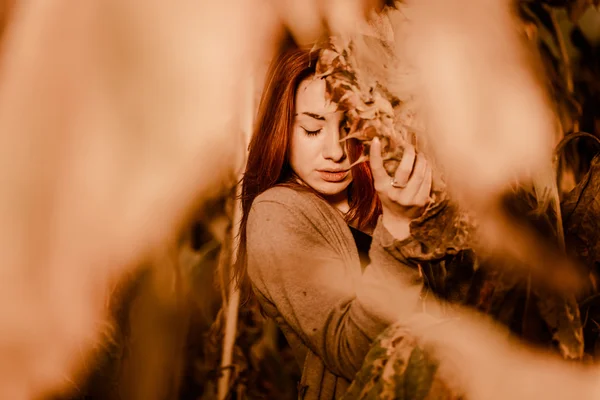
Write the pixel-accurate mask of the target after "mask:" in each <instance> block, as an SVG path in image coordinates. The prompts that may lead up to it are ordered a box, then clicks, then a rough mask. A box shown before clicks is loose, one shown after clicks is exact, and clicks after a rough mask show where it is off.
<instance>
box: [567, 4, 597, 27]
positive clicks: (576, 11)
mask: <svg viewBox="0 0 600 400" xmlns="http://www.w3.org/2000/svg"><path fill="white" fill-rule="evenodd" d="M591 5H592V0H574V1H571V2H570V3H568V5H567V11H568V13H569V18H570V19H571V21H572V22H574V23H575V22H577V21H579V18H581V16H582V15H583V14H585V12H586V11H587V9H588V8H589V7H590V6H591Z"/></svg>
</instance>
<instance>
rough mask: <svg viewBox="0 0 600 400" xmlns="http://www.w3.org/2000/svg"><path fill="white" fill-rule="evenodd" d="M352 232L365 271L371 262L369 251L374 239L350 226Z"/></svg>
mask: <svg viewBox="0 0 600 400" xmlns="http://www.w3.org/2000/svg"><path fill="white" fill-rule="evenodd" d="M349 228H350V232H352V236H353V237H354V243H356V248H357V249H358V256H359V257H360V265H361V266H362V268H363V269H365V267H366V266H367V265H369V263H370V262H371V260H370V259H369V249H370V248H371V242H372V241H373V238H372V237H371V236H370V235H367V234H366V233H364V232H362V231H359V230H358V229H355V228H353V227H351V226H349Z"/></svg>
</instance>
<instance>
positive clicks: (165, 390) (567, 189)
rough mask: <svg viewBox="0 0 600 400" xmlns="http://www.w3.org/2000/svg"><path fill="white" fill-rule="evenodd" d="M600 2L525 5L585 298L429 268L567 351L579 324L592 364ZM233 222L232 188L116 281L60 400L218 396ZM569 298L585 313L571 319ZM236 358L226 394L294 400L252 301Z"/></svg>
mask: <svg viewBox="0 0 600 400" xmlns="http://www.w3.org/2000/svg"><path fill="white" fill-rule="evenodd" d="M599 4H600V0H535V1H525V0H522V1H520V2H519V3H518V10H519V13H520V15H521V16H522V18H523V20H524V21H525V24H526V30H527V33H528V35H529V37H530V39H531V40H532V41H533V42H534V43H536V44H537V48H538V49H539V52H540V55H541V57H542V59H543V62H544V65H545V70H546V73H547V78H548V79H547V84H548V89H549V91H550V93H551V97H552V98H553V100H554V103H555V106H556V111H557V118H558V119H559V120H560V123H561V126H562V130H563V139H564V146H561V147H562V149H561V151H560V153H559V154H558V163H557V182H558V184H559V189H560V195H561V200H562V203H561V204H562V207H561V208H562V219H563V223H564V232H565V239H566V243H567V250H568V251H569V252H570V253H571V254H572V255H573V256H575V257H576V258H578V259H579V260H580V261H581V262H582V264H583V265H585V266H586V268H587V270H586V271H584V272H585V274H586V276H587V277H588V278H589V285H588V288H587V290H586V291H585V292H584V293H583V294H582V295H581V296H580V297H579V298H577V299H571V300H568V301H564V299H561V300H557V299H556V297H555V295H553V294H549V293H548V292H545V291H544V290H543V289H541V288H540V289H537V288H532V287H531V286H530V285H529V284H528V282H526V281H522V280H521V281H519V280H516V278H515V277H514V276H512V275H511V274H509V273H502V272H500V271H501V270H495V272H489V271H488V272H486V273H485V274H484V273H483V272H479V273H478V272H477V271H473V270H472V267H469V269H468V270H465V268H461V265H467V264H468V265H472V262H473V260H472V259H471V258H470V257H471V255H470V254H468V253H463V254H459V255H456V256H453V257H452V258H448V259H445V260H442V261H441V262H440V263H438V264H436V265H435V266H432V265H425V266H424V268H425V271H424V273H425V274H426V275H427V276H428V283H429V289H430V290H431V291H432V292H433V293H434V294H435V295H437V296H438V297H441V298H444V299H447V300H449V301H451V302H452V301H454V302H461V303H466V304H469V305H471V306H473V307H474V308H476V309H478V310H480V311H481V312H484V313H487V314H489V315H492V316H493V317H494V318H495V319H497V320H498V321H500V322H502V323H504V324H505V325H507V326H509V327H510V328H511V329H512V330H513V331H514V332H515V333H517V334H518V335H521V336H522V337H523V338H524V339H526V340H528V341H530V342H532V343H537V344H541V345H544V346H546V345H549V346H550V347H555V349H556V350H560V353H562V355H563V356H565V357H568V358H570V357H569V354H574V353H577V351H578V350H577V348H578V346H579V345H580V344H581V343H579V341H580V339H581V338H579V337H578V335H577V332H579V331H581V330H582V331H583V338H584V341H583V344H582V345H584V351H585V356H584V359H585V360H586V361H588V362H594V361H595V360H596V359H598V357H600V340H598V338H599V334H600V292H599V289H598V284H597V282H598V278H599V277H598V275H599V273H600V271H599V269H598V266H599V265H600V245H599V243H600V241H599V240H598V239H600V238H599V237H598V235H600V233H598V232H600V230H599V229H598V225H600V222H597V221H600V206H599V204H600V202H599V201H598V200H597V197H598V196H600V169H599V168H600V161H599V160H600V159H599V158H595V157H596V155H597V153H598V150H599V149H600V145H599V144H598V143H600V141H596V140H594V139H593V138H592V137H591V136H594V137H596V138H600V34H599V33H598V32H596V33H595V35H596V36H594V28H595V26H600V12H598V11H595V10H594V9H593V8H594V7H598V5H599ZM590 21H591V22H590ZM594 21H595V24H596V25H594ZM595 29H596V30H597V28H595ZM579 132H587V133H589V134H590V135H589V136H578V135H577V134H578V133H579ZM514 206H515V207H516V209H517V211H518V212H521V213H522V214H523V215H526V214H527V209H521V208H519V205H518V204H515V205H514ZM552 218H556V216H550V220H546V221H533V223H534V225H536V226H537V227H538V228H539V230H540V232H541V233H542V234H543V233H544V230H545V229H551V228H549V226H552V225H553V224H554V223H555V222H556V221H552ZM232 220H233V196H232V195H231V193H224V194H223V196H222V197H221V198H218V199H216V200H214V201H213V202H209V204H208V205H207V206H206V209H205V210H203V212H201V213H200V214H199V217H198V220H197V221H196V222H195V223H194V224H193V226H191V227H190V229H189V230H188V231H187V232H184V233H183V234H182V235H181V238H179V239H178V240H177V241H176V242H175V243H174V244H173V245H171V246H170V247H169V248H168V249H165V250H164V251H163V252H161V253H160V255H159V256H157V257H156V258H154V259H152V260H151V261H150V262H149V263H148V265H144V266H141V267H140V268H139V269H138V270H137V271H136V273H135V274H132V275H131V276H129V277H127V278H126V279H124V280H123V281H122V282H120V283H119V285H118V287H117V288H116V289H115V291H114V294H113V296H112V299H111V304H110V310H111V315H112V318H113V320H112V321H111V322H110V323H109V324H108V325H109V326H110V328H108V329H107V333H106V340H105V342H104V343H102V344H100V345H99V346H98V349H97V351H96V357H95V358H94V360H93V361H91V363H90V365H88V367H87V374H86V376H84V377H83V378H82V379H81V380H80V382H77V383H76V384H75V385H74V387H75V389H74V390H73V391H72V392H71V393H69V394H68V395H57V396H56V397H55V398H56V399H65V400H66V399H72V400H75V399H103V400H112V399H148V400H151V399H157V400H158V399H161V400H162V399H213V398H216V387H217V380H218V378H219V376H220V360H221V352H222V348H221V347H222V341H223V333H224V315H223V314H224V311H223V309H224V307H223V305H224V304H225V303H226V302H227V285H228V278H227V277H228V276H229V266H228V260H229V259H230V258H229V256H228V255H224V253H227V252H229V251H230V250H229V249H230V240H231V237H230V236H228V235H227V232H230V231H231V228H232V227H231V221H232ZM428 268H429V270H428ZM436 271H437V272H436ZM439 271H443V277H441V275H440V274H439ZM480 271H484V269H481V270H480ZM572 307H575V308H578V309H579V312H580V315H581V318H572V316H573V315H574V314H573V313H572V311H573V310H572V309H570V308H572ZM565 346H566V347H565ZM565 348H566V350H565ZM573 358H578V357H573ZM233 360H234V362H233V365H232V366H231V368H232V385H231V392H230V398H236V399H238V398H277V399H293V398H296V383H297V382H298V381H299V377H300V371H299V368H298V366H297V365H296V363H295V360H294V357H293V355H292V354H291V351H290V349H289V347H288V346H287V344H286V342H285V339H284V338H283V337H282V336H281V333H280V332H279V331H278V329H277V327H276V326H275V325H273V323H272V322H271V321H265V320H264V318H263V317H262V315H261V313H260V310H259V309H258V306H257V305H256V304H254V303H250V304H247V305H244V306H243V307H242V308H241V309H240V312H239V318H238V328H237V339H236V345H235V348H234V354H233ZM374 362H376V360H375V361H374Z"/></svg>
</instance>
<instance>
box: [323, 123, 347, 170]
mask: <svg viewBox="0 0 600 400" xmlns="http://www.w3.org/2000/svg"><path fill="white" fill-rule="evenodd" d="M323 136H324V143H323V157H324V158H325V159H327V160H332V161H333V162H336V163H339V162H342V161H344V159H346V149H345V147H346V146H345V143H340V130H339V128H337V127H336V128H332V127H330V128H329V129H327V134H326V135H323Z"/></svg>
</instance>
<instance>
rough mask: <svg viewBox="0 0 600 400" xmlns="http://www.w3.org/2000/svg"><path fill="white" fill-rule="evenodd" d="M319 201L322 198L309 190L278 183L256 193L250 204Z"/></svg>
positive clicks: (291, 203)
mask: <svg viewBox="0 0 600 400" xmlns="http://www.w3.org/2000/svg"><path fill="white" fill-rule="evenodd" d="M319 201H323V200H322V199H320V198H319V197H318V196H317V195H316V194H314V193H313V192H311V191H309V190H305V189H302V188H295V187H290V186H283V185H278V186H273V187H272V188H270V189H268V190H266V191H264V192H263V193H261V194H260V195H258V196H257V197H256V199H255V200H254V203H253V204H252V205H253V206H254V205H257V204H261V203H278V204H283V205H287V206H295V205H298V204H300V205H302V204H311V203H315V202H319Z"/></svg>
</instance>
